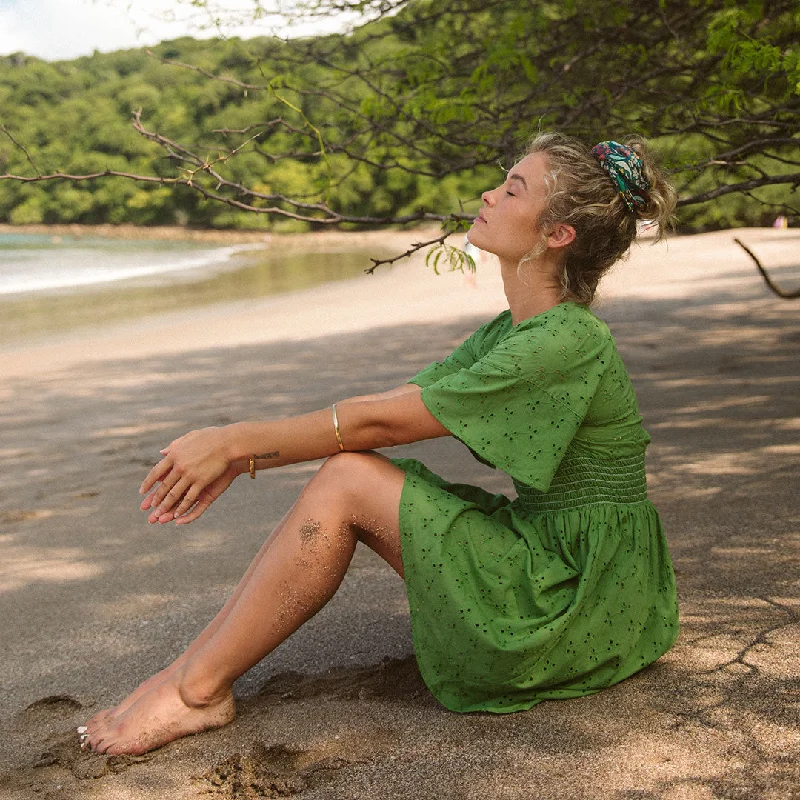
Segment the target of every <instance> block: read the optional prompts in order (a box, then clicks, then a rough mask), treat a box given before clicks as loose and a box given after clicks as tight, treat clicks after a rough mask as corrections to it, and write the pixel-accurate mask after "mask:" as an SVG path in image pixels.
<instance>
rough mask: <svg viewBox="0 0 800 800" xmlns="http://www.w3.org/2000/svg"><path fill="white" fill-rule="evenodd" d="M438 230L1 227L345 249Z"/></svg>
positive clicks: (5, 228)
mask: <svg viewBox="0 0 800 800" xmlns="http://www.w3.org/2000/svg"><path fill="white" fill-rule="evenodd" d="M438 231H439V228H438V227H437V226H430V225H426V226H421V227H418V228H407V229H404V230H399V229H397V228H383V229H380V230H364V231H342V230H333V229H331V230H322V231H307V232H303V233H280V232H278V233H276V232H272V231H243V230H216V229H211V228H185V227H181V226H179V225H163V226H162V225H159V226H149V225H129V224H123V225H111V224H107V223H104V224H101V225H84V224H77V223H76V224H62V223H59V224H54V225H45V224H35V225H8V224H5V223H0V235H3V234H33V235H44V236H74V237H76V238H90V237H100V238H106V239H125V240H136V239H141V240H143V241H178V242H202V243H208V244H253V243H256V244H258V243H263V244H269V243H270V242H286V243H287V244H292V243H296V242H299V241H301V240H302V241H304V242H305V241H307V242H308V243H310V244H317V245H320V244H321V245H325V244H329V245H341V244H345V243H349V244H353V243H357V242H364V243H375V244H380V242H381V240H386V239H394V238H405V237H406V236H408V235H409V234H410V235H412V236H414V237H417V238H419V237H423V236H427V235H428V234H432V235H437V234H438Z"/></svg>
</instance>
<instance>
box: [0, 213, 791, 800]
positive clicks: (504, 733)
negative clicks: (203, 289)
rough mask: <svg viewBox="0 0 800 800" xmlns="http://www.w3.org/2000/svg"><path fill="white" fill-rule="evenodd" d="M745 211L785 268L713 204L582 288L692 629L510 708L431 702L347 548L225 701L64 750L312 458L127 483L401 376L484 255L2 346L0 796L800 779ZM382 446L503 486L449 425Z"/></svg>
mask: <svg viewBox="0 0 800 800" xmlns="http://www.w3.org/2000/svg"><path fill="white" fill-rule="evenodd" d="M255 236H261V237H263V234H255ZM315 236H316V234H315ZM318 236H320V237H347V236H350V234H319V235H318ZM357 236H359V237H360V241H361V242H362V243H366V244H369V243H370V242H371V241H373V239H371V238H370V237H374V241H375V243H376V246H377V244H378V242H380V243H381V246H382V247H384V246H386V245H387V244H389V245H391V246H395V245H396V246H397V247H401V246H405V244H407V243H410V242H413V241H418V240H419V238H420V234H419V233H401V232H395V233H392V234H380V235H379V234H357ZM733 236H738V237H739V238H741V239H742V240H743V241H745V243H746V244H748V246H750V247H751V248H752V249H753V250H754V252H756V254H757V255H758V256H759V258H761V260H762V262H763V263H764V264H765V265H766V266H768V267H769V268H770V270H771V271H772V273H773V277H774V278H775V280H776V281H777V282H778V283H782V284H784V285H785V286H786V287H787V288H794V287H796V286H798V285H800V231H796V230H792V229H789V230H772V229H766V228H764V229H761V228H759V229H755V228H753V229H742V230H737V231H734V232H731V231H721V232H715V233H709V234H702V235H698V236H694V237H675V238H672V239H670V240H669V241H668V242H667V243H662V244H658V245H655V246H652V247H651V246H650V245H649V243H648V242H647V240H645V241H644V242H643V243H642V244H640V245H636V246H635V248H634V251H633V254H632V257H631V259H630V260H629V261H628V262H627V263H623V264H620V265H619V266H618V267H617V268H616V269H615V271H614V273H613V274H612V275H610V276H609V277H608V278H607V280H606V282H605V283H604V284H603V285H602V287H603V288H602V292H601V298H600V300H599V302H598V303H597V306H596V313H597V314H598V315H599V316H601V317H602V318H604V319H605V320H607V321H608V323H609V325H610V326H611V329H612V331H613V332H614V334H615V336H616V338H617V343H618V346H619V349H620V351H621V353H622V354H623V356H624V357H625V360H626V363H627V365H628V367H629V370H630V372H631V375H632V377H633V380H634V384H635V385H636V387H637V392H638V395H639V401H640V406H641V411H642V414H643V416H644V418H645V426H646V427H647V429H648V430H649V432H650V433H651V435H652V437H653V444H652V445H651V447H650V450H649V452H648V478H649V484H650V489H651V497H652V499H653V501H654V502H655V504H656V506H657V507H658V508H659V510H660V512H661V514H662V518H663V521H664V526H665V529H666V531H667V537H668V540H669V543H670V547H671V550H672V554H673V559H674V562H675V567H676V574H677V580H678V588H679V596H680V604H681V617H682V632H681V636H680V638H679V640H678V643H677V644H676V646H675V647H674V648H673V649H672V650H671V651H670V652H669V653H668V654H667V655H665V656H664V657H663V658H662V659H660V660H659V661H658V662H657V663H656V664H655V665H653V666H652V667H650V668H648V669H646V670H645V671H643V672H642V673H639V674H638V675H636V676H634V677H633V678H631V679H629V680H627V681H625V682H623V683H622V684H620V685H618V686H616V687H614V688H612V689H610V690H607V691H605V692H603V693H601V694H599V695H595V696H592V697H587V698H583V699H580V700H569V701H561V702H546V703H542V704H541V705H539V706H537V707H535V708H534V709H533V710H531V711H529V712H525V713H519V714H512V715H504V716H494V715H486V714H471V715H457V714H453V713H451V712H448V711H446V710H445V709H444V708H442V707H441V706H440V705H438V703H437V702H436V701H435V700H434V699H433V698H432V696H431V695H430V694H429V693H428V691H427V689H426V688H425V686H424V684H423V682H422V680H421V678H420V676H419V673H418V671H417V669H416V665H415V662H414V657H413V651H412V647H411V637H410V628H409V622H408V607H407V603H406V598H405V592H404V586H403V583H402V581H401V580H400V579H399V578H397V577H396V576H395V575H394V573H393V572H392V570H391V569H390V568H389V567H388V566H386V565H384V564H383V563H382V562H381V561H380V560H379V559H378V558H377V557H376V556H374V555H372V554H371V553H369V552H367V551H366V550H359V551H358V552H357V554H356V558H355V560H354V562H353V567H352V569H351V572H350V573H349V574H348V577H347V578H346V580H345V583H344V585H343V586H342V589H341V591H340V592H339V594H338V595H337V596H336V597H335V598H334V600H333V601H332V602H331V603H330V604H329V605H328V606H327V607H326V608H325V609H324V610H323V611H322V612H321V613H320V614H318V615H317V616H316V617H315V618H314V619H313V620H312V621H311V622H310V623H309V624H308V625H307V626H306V627H305V628H304V629H303V630H301V631H300V632H299V633H298V634H297V635H296V636H295V637H294V638H292V639H291V640H290V641H288V642H286V643H285V644H284V645H282V646H281V647H280V648H279V649H278V650H277V651H276V652H275V653H273V654H272V655H271V656H270V657H268V658H267V659H266V660H265V661H263V662H262V663H261V664H259V665H258V666H257V667H255V668H254V669H253V670H251V671H250V673H248V674H247V675H246V676H244V677H243V678H242V679H241V680H240V681H239V682H238V683H237V685H236V693H237V696H238V698H239V699H238V717H237V719H236V721H235V722H234V723H233V724H232V725H230V726H228V727H226V728H224V729H222V730H219V731H215V732H211V733H207V734H203V735H200V736H193V737H189V738H186V739H183V740H181V741H179V742H175V743H172V744H170V745H168V746H166V747H164V748H162V749H160V750H157V751H155V752H153V753H150V754H148V755H146V756H143V757H140V758H131V757H123V756H120V757H114V756H112V757H106V756H98V755H92V754H86V753H81V752H80V750H79V749H78V744H77V736H76V734H75V727H76V726H77V725H80V724H82V723H83V721H84V720H85V719H86V718H87V717H88V716H91V715H92V714H93V713H94V712H95V711H96V710H97V709H99V708H102V707H105V706H106V705H109V704H113V703H115V702H117V701H119V700H120V699H121V698H122V697H123V696H125V695H126V694H127V692H129V691H130V690H131V689H132V688H133V687H134V686H136V684H137V683H138V682H140V681H141V680H143V679H144V678H145V677H147V676H149V675H150V674H152V673H153V672H155V671H156V670H158V669H159V668H161V667H162V666H165V665H166V664H167V663H168V662H169V661H170V660H171V659H172V658H174V657H175V656H176V655H177V654H178V653H179V652H180V651H181V650H182V649H183V648H184V647H185V646H186V644H188V643H189V641H191V639H192V638H193V637H194V636H195V635H196V634H197V633H198V632H199V630H200V629H202V627H203V626H204V625H205V623H206V622H207V621H208V620H209V619H210V618H211V617H212V616H213V615H214V614H215V613H216V611H217V610H218V608H219V607H220V606H221V605H222V603H223V602H224V600H225V598H226V597H227V595H228V593H229V592H230V591H231V589H232V587H233V586H234V585H235V583H236V582H237V581H238V579H239V577H240V576H241V574H242V573H243V572H244V570H245V568H246V566H247V564H248V563H249V561H250V559H251V558H252V556H253V555H254V554H255V552H256V551H257V549H258V548H259V546H260V544H261V543H262V542H263V539H264V537H265V535H266V534H267V533H268V531H269V530H270V529H271V528H272V526H273V525H274V524H275V523H277V521H278V520H279V519H280V518H281V516H282V515H283V514H284V512H285V511H286V509H287V508H288V507H289V506H290V504H291V503H292V502H293V500H294V498H295V497H296V496H297V493H298V491H299V489H300V487H302V485H303V484H304V483H305V482H306V481H307V480H308V478H309V476H310V475H311V474H313V472H314V471H315V470H316V468H317V466H318V465H317V464H305V465H297V466H293V467H286V468H283V469H281V470H275V471H273V472H270V473H266V472H262V473H259V475H258V479H257V480H256V481H250V480H249V479H248V480H246V481H245V480H243V479H240V480H239V481H237V482H236V484H234V486H233V487H232V488H231V489H230V490H229V492H228V494H227V495H226V497H225V498H223V499H222V500H220V501H219V502H218V503H217V504H216V505H215V506H214V507H213V508H212V509H211V510H210V511H209V512H208V513H207V514H206V515H205V516H204V517H203V518H202V519H201V520H199V521H197V522H196V523H194V524H192V525H189V526H186V527H183V528H177V529H176V528H174V527H167V526H164V527H150V526H148V525H147V523H146V519H145V517H144V515H143V514H142V512H140V511H139V510H138V504H139V496H138V494H137V489H138V486H139V483H140V482H141V479H142V478H143V476H144V474H145V473H146V472H147V470H148V469H149V467H150V466H152V464H153V463H155V461H156V460H157V458H158V450H159V449H160V448H161V447H163V446H164V445H165V444H166V443H168V442H169V441H170V440H171V439H172V438H174V437H175V436H177V435H180V434H181V433H184V432H185V431H186V430H189V429H191V428H196V427H201V426H204V425H219V424H225V423H228V422H232V421H236V420H240V419H257V418H274V417H279V416H283V415H286V414H295V413H302V412H305V411H310V410H313V409H316V408H321V407H324V406H326V405H329V404H330V403H331V402H333V401H336V400H338V399H341V398H344V397H348V396H351V395H354V394H361V393H366V392H370V391H377V390H381V389H385V388H390V387H392V386H396V385H399V384H401V383H403V382H404V381H405V380H406V379H407V378H408V377H409V376H410V375H412V374H414V373H415V372H416V371H417V370H419V369H420V368H421V367H422V366H424V365H426V364H427V363H429V362H430V361H432V360H435V359H440V358H441V357H443V356H444V355H446V354H447V352H449V350H450V349H451V348H452V347H453V346H454V345H455V344H457V343H458V342H460V341H461V340H462V339H463V338H464V336H466V335H467V334H469V333H470V332H471V331H472V330H474V328H475V327H476V326H477V325H478V324H480V323H481V322H482V321H485V320H486V319H488V318H490V317H491V316H493V315H494V314H496V313H497V312H498V311H500V310H502V309H503V308H504V298H503V293H502V285H501V283H500V281H499V278H498V276H497V274H496V270H495V268H494V264H493V262H492V261H491V260H487V261H486V262H485V263H481V264H480V265H479V270H478V273H477V276H476V277H475V278H474V279H471V278H468V277H466V276H464V275H461V274H445V275H441V276H436V275H434V274H433V273H432V272H431V271H430V270H428V269H427V268H426V267H425V265H424V259H423V258H422V257H415V258H413V259H411V260H410V261H406V262H403V263H401V264H398V265H396V266H395V267H392V268H384V269H382V270H380V271H379V272H378V273H376V274H375V275H373V276H365V277H363V278H357V279H354V280H345V281H340V282H338V283H333V284H328V285H324V286H320V287H317V288H313V289H308V290H303V291H298V292H294V293H291V294H286V295H278V296H273V297H266V298H259V299H253V300H240V301H236V302H228V303H220V304H217V305H213V306H210V307H204V308H202V309H193V310H186V311H180V310H179V311H175V312H170V313H165V314H159V315H157V316H150V317H147V318H146V319H138V320H132V321H130V320H129V321H125V322H121V323H115V324H110V325H103V326H97V327H88V328H85V329H82V330H80V331H75V332H72V333H69V334H64V335H61V336H54V337H51V338H48V339H47V340H41V341H36V342H25V341H23V342H20V343H16V344H13V345H10V346H8V347H5V348H3V349H2V350H0V374H2V383H0V403H1V404H2V405H1V406H0V415H2V430H3V436H2V443H0V463H2V471H0V630H1V631H2V637H0V642H2V647H3V655H2V665H3V668H2V676H3V680H2V683H3V688H4V691H3V692H2V694H0V800H30V798H34V797H36V798H39V797H40V798H48V800H57V799H59V800H60V799H61V798H63V799H64V800H67V799H69V800H72V799H73V798H76V799H82V798H102V800H134V799H135V798H145V797H147V798H159V800H183V799H184V798H198V797H212V798H215V797H219V798H237V799H238V798H248V799H250V798H262V797H287V796H297V797H299V798H303V800H307V799H308V800H311V799H312V798H313V799H314V800H322V799H323V798H324V799H325V800H332V799H338V798H341V799H342V800H350V799H353V800H356V799H358V800H365V799H367V798H369V799H370V800H371V799H372V798H406V797H408V798H415V799H422V798H431V800H433V798H437V799H439V798H447V799H449V798H453V800H455V799H456V798H459V799H461V798H464V799H465V800H479V799H482V798H493V799H494V798H500V799H501V800H506V799H507V800H516V798H520V799H521V798H530V797H539V798H544V800H550V798H553V800H555V798H559V800H592V799H593V798H600V797H603V798H607V799H608V800H610V799H611V798H614V799H616V798H619V800H623V799H624V800H632V799H633V798H642V799H643V800H644V799H645V798H647V799H650V798H653V799H654V798H658V799H659V800H660V799H661V798H664V799H665V800H712V799H713V798H736V799H737V800H750V799H751V798H752V800H756V799H757V800H786V799H787V798H796V797H800V790H799V789H798V786H800V726H798V717H799V716H800V714H799V712H800V678H799V677H798V676H799V675H800V656H798V652H800V649H799V648H798V645H800V579H799V576H798V567H797V565H798V563H800V511H798V506H797V488H798V475H799V474H800V400H799V399H798V398H800V369H798V365H800V301H785V300H781V299H779V298H777V297H776V296H775V295H773V294H771V293H770V292H769V291H768V289H767V288H766V286H765V285H764V283H763V281H762V279H761V278H760V276H759V275H758V273H757V272H756V270H755V268H754V266H753V263H752V261H751V260H750V259H749V258H748V257H747V256H746V254H745V253H744V252H743V251H742V250H741V249H740V248H739V247H737V246H736V245H735V244H734V243H733ZM252 241H257V240H256V239H253V240H252ZM318 241H320V242H323V241H324V240H323V239H319V240H318ZM336 241H337V242H338V241H339V240H338V239H337V240H336ZM346 241H347V240H346V238H344V239H342V240H341V242H342V246H345V245H346ZM284 242H285V243H287V244H286V245H285V246H291V244H290V240H288V239H287V240H281V243H282V244H283V243H284ZM273 244H274V242H273ZM394 452H395V454H397V455H411V456H414V457H417V458H420V459H422V460H424V461H425V462H426V463H427V464H428V465H429V466H430V467H431V468H432V469H433V470H435V471H437V472H439V473H441V474H443V475H445V476H446V477H448V478H450V479H452V480H458V481H467V482H471V483H479V484H480V485H483V486H485V487H486V488H488V489H490V490H493V491H506V490H507V489H509V483H508V482H507V481H506V479H504V478H503V476H501V475H498V474H496V473H493V472H492V471H490V470H488V469H486V468H484V467H481V466H480V465H479V464H478V463H477V462H476V461H474V460H473V459H472V458H471V457H470V455H469V453H468V452H467V451H466V449H465V448H464V447H463V446H461V445H459V444H458V443H457V442H454V441H452V440H437V441H435V442H430V443H421V444H417V445H413V446H409V447H406V448H399V449H398V450H396V451H394Z"/></svg>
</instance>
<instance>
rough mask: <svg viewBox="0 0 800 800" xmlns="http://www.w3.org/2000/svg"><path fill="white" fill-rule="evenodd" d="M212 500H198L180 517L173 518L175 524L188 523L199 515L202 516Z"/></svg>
mask: <svg viewBox="0 0 800 800" xmlns="http://www.w3.org/2000/svg"><path fill="white" fill-rule="evenodd" d="M213 502H214V501H213V500H200V501H199V502H198V503H197V504H196V505H195V507H194V508H193V509H192V510H191V511H190V512H189V513H188V514H184V515H183V516H182V517H178V519H176V520H175V524H176V525H188V524H189V523H190V522H194V521H195V520H196V519H198V518H199V517H202V516H203V514H205V512H206V509H207V508H208V507H209V506H210V505H211V504H212V503H213Z"/></svg>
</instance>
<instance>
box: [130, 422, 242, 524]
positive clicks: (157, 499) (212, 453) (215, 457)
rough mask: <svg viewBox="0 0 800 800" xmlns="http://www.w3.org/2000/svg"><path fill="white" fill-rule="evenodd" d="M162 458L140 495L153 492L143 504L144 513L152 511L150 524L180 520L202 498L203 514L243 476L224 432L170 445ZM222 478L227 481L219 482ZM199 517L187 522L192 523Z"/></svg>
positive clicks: (199, 433) (197, 435)
mask: <svg viewBox="0 0 800 800" xmlns="http://www.w3.org/2000/svg"><path fill="white" fill-rule="evenodd" d="M161 454H162V455H163V456H164V458H162V459H161V461H159V462H158V464H156V465H155V466H154V467H153V469H151V470H150V472H149V473H148V475H147V477H146V478H145V479H144V483H142V486H141V488H140V489H139V491H140V493H141V494H147V493H148V492H150V491H151V490H152V493H151V494H149V495H148V496H147V497H146V498H145V499H144V500H143V501H142V504H141V509H142V511H147V510H150V516H149V517H148V521H149V522H150V523H154V522H169V521H170V520H171V519H175V518H177V517H181V515H183V514H186V512H188V511H189V510H190V509H192V508H193V506H195V504H197V503H200V501H201V498H202V499H203V500H204V501H205V506H204V507H203V509H202V511H200V514H202V513H203V511H205V509H206V508H208V506H209V505H211V503H212V502H213V501H214V500H216V499H217V497H219V495H221V494H222V492H224V491H225V489H227V488H228V486H230V484H231V482H232V481H233V479H234V478H235V477H236V476H237V475H238V474H240V472H241V468H240V465H239V466H236V467H234V468H233V469H232V462H231V460H230V458H229V455H228V449H227V439H226V435H225V429H224V428H203V429H202V430H198V431H191V432H190V433H187V434H186V435H185V436H181V437H180V438H179V439H175V441H173V442H171V443H170V444H169V446H168V447H165V448H164V449H163V450H162V451H161ZM223 477H224V478H225V480H220V479H222V478H223ZM226 481H227V482H226ZM156 484H158V486H156ZM153 487H156V488H155V489H154V488H153ZM209 498H210V499H209ZM200 514H197V515H192V517H191V519H186V518H184V519H185V521H187V522H191V521H192V520H194V519H197V517H198V516H200ZM187 516H190V515H187Z"/></svg>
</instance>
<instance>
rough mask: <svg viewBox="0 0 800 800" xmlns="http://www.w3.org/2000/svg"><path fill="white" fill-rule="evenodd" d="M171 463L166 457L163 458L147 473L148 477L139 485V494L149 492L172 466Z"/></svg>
mask: <svg viewBox="0 0 800 800" xmlns="http://www.w3.org/2000/svg"><path fill="white" fill-rule="evenodd" d="M171 466H172V465H171V463H170V462H169V461H167V459H166V458H162V459H161V461H159V462H158V464H156V465H155V466H154V467H153V468H152V469H151V470H150V472H148V473H147V477H146V478H145V479H144V480H143V481H142V485H141V486H140V487H139V494H147V493H148V492H149V491H150V490H151V489H152V488H153V486H155V484H156V483H158V481H160V480H161V478H163V477H164V476H165V475H166V474H167V473H168V472H169V471H170V468H171Z"/></svg>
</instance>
